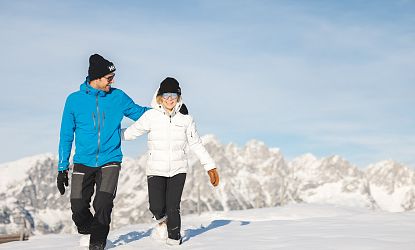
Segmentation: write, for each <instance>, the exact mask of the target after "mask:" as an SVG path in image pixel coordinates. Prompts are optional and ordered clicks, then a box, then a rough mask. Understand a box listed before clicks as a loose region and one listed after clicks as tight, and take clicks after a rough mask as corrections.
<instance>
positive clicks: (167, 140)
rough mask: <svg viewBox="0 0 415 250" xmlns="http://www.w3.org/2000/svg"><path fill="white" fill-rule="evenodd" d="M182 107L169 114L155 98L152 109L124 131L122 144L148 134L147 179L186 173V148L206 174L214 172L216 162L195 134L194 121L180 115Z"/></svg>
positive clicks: (180, 102)
mask: <svg viewBox="0 0 415 250" xmlns="http://www.w3.org/2000/svg"><path fill="white" fill-rule="evenodd" d="M156 93H157V92H156ZM182 104H183V102H182V100H180V101H179V102H178V103H177V104H176V106H175V108H174V110H173V112H172V113H171V114H169V113H168V112H167V111H166V110H164V108H163V106H162V105H160V104H158V103H157V102H156V95H154V97H153V101H152V103H151V106H152V108H153V109H151V110H148V111H146V112H145V113H144V114H143V115H142V116H141V117H140V119H138V120H137V121H136V122H135V123H134V124H132V125H131V126H130V127H128V128H127V129H122V139H123V140H133V139H135V138H136V137H137V136H140V135H143V134H145V133H148V141H147V143H148V162H147V163H148V164H147V169H146V174H147V175H158V176H166V177H171V176H174V175H176V174H179V173H186V172H187V168H188V163H187V155H186V154H187V148H190V150H192V151H193V152H194V153H195V154H196V155H197V156H198V157H199V159H200V162H201V163H202V165H203V167H204V168H205V170H206V171H208V170H210V169H213V168H215V163H214V161H213V159H212V158H211V157H210V155H209V153H208V152H207V151H206V149H205V147H204V146H203V144H202V141H201V139H200V137H199V135H198V133H197V131H196V126H195V122H194V121H193V118H192V117H191V116H190V115H183V114H181V113H180V112H179V110H180V108H181V106H182Z"/></svg>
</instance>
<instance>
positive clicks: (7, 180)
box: [0, 153, 53, 190]
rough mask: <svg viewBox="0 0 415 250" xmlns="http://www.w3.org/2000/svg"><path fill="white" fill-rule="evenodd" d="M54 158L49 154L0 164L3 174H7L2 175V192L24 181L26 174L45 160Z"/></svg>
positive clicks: (0, 183) (0, 180) (0, 188)
mask: <svg viewBox="0 0 415 250" xmlns="http://www.w3.org/2000/svg"><path fill="white" fill-rule="evenodd" d="M52 156H53V154H51V153H47V154H41V155H34V156H30V157H26V158H22V159H20V160H17V161H12V162H7V163H2V164H0V169H1V172H2V173H7V174H2V175H0V190H6V189H7V187H8V186H9V185H11V184H14V183H16V182H20V181H21V180H24V179H25V178H26V177H27V175H26V173H27V172H28V171H29V169H31V168H33V166H34V165H36V163H37V162H39V161H40V162H41V161H42V160H43V159H46V158H51V157H52Z"/></svg>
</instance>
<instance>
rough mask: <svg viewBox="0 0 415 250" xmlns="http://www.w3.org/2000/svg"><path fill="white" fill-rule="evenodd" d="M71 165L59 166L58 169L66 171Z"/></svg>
mask: <svg viewBox="0 0 415 250" xmlns="http://www.w3.org/2000/svg"><path fill="white" fill-rule="evenodd" d="M68 169H69V167H68V166H58V171H65V170H68Z"/></svg>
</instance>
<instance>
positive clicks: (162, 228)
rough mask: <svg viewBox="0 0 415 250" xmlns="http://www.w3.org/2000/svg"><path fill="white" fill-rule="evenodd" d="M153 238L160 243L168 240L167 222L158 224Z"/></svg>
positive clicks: (152, 232)
mask: <svg viewBox="0 0 415 250" xmlns="http://www.w3.org/2000/svg"><path fill="white" fill-rule="evenodd" d="M151 238H153V239H155V240H158V241H165V240H166V239H167V224H166V221H163V222H160V223H157V224H156V226H155V227H154V228H153V230H152V231H151Z"/></svg>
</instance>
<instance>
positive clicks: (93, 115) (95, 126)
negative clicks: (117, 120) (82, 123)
mask: <svg viewBox="0 0 415 250" xmlns="http://www.w3.org/2000/svg"><path fill="white" fill-rule="evenodd" d="M92 120H93V121H94V129H96V128H97V125H96V123H95V113H94V112H92Z"/></svg>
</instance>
